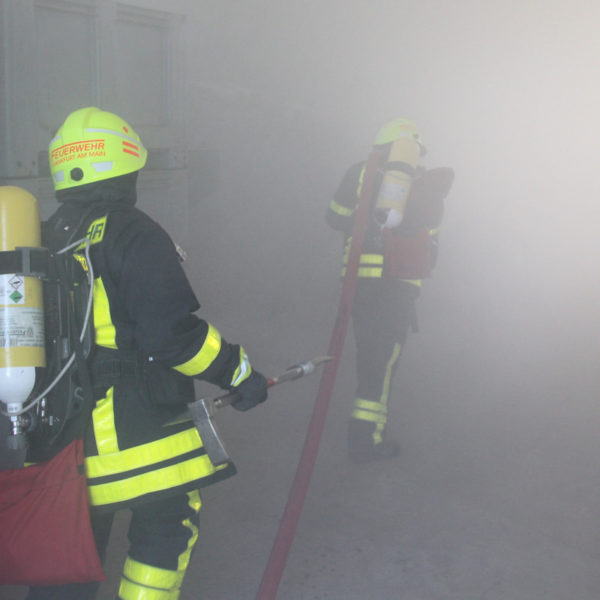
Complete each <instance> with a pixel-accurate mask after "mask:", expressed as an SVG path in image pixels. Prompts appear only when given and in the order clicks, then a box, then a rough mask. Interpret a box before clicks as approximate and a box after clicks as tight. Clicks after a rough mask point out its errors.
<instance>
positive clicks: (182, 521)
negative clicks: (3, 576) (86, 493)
mask: <svg viewBox="0 0 600 600" xmlns="http://www.w3.org/2000/svg"><path fill="white" fill-rule="evenodd" d="M200 506H201V501H200V495H199V493H198V492H197V491H193V492H190V493H187V494H180V495H177V496H172V497H170V498H166V499H162V500H158V501H154V502H148V503H145V504H140V505H137V506H134V507H133V508H132V509H131V512H132V515H131V521H130V524H129V531H128V538H129V543H130V546H129V551H128V555H127V559H126V561H125V565H124V567H123V573H122V576H121V582H120V585H119V590H118V592H117V591H116V590H115V597H116V598H118V599H119V600H138V599H140V598H143V599H144V600H176V599H177V598H178V597H179V590H180V588H181V584H182V582H183V578H184V575H185V572H186V569H187V567H188V565H189V561H190V557H191V554H192V550H193V548H194V545H195V543H196V541H197V538H198V512H199V510H200ZM113 518H114V513H104V514H98V513H94V511H93V510H92V528H93V530H94V536H95V539H96V545H97V547H98V552H99V554H100V557H101V558H102V559H103V558H104V555H105V552H106V548H107V546H108V540H109V536H110V529H111V526H112V522H113ZM99 587H100V584H99V583H96V582H93V583H71V584H66V585H57V586H40V587H32V588H30V589H29V595H28V596H27V600H93V599H94V598H95V597H96V594H97V592H98V588H99Z"/></svg>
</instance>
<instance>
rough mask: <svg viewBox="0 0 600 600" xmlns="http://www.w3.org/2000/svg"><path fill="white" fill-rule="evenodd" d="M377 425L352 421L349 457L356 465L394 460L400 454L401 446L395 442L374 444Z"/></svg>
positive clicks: (357, 420) (349, 426) (349, 431)
mask: <svg viewBox="0 0 600 600" xmlns="http://www.w3.org/2000/svg"><path fill="white" fill-rule="evenodd" d="M374 431H375V425H374V424H373V423H369V422H368V421H361V420H359V419H350V423H349V424H348V455H349V457H350V460H351V461H352V462H354V463H357V464H360V463H367V462H371V461H374V460H382V459H386V458H394V457H396V456H398V454H400V446H399V444H398V443H397V442H394V441H391V440H390V441H384V442H380V443H378V444H375V443H374V442H373V432H374Z"/></svg>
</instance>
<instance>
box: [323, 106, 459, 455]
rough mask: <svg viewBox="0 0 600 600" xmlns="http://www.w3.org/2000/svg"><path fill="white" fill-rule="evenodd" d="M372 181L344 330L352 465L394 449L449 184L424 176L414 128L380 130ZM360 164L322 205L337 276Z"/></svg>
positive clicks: (436, 174)
mask: <svg viewBox="0 0 600 600" xmlns="http://www.w3.org/2000/svg"><path fill="white" fill-rule="evenodd" d="M374 150H375V151H377V154H378V159H377V161H378V163H377V173H376V174H375V186H374V192H373V193H372V197H371V198H368V199H367V201H368V202H369V203H370V204H369V211H368V223H367V225H366V231H365V238H364V241H363V245H362V248H361V253H360V263H359V267H358V274H357V275H358V277H357V284H356V291H355V295H354V300H353V305H352V324H353V328H354V337H355V342H356V361H357V363H356V364H357V367H356V369H357V370H356V376H357V389H356V397H355V399H354V406H353V410H352V413H351V418H350V422H349V427H348V451H349V456H350V458H351V459H352V460H353V461H355V462H368V461H371V460H377V459H382V458H391V457H394V456H396V455H397V454H398V452H399V446H398V443H397V442H396V441H394V440H390V439H386V431H387V424H388V407H389V402H390V399H391V397H392V396H391V393H392V382H393V378H394V373H395V371H396V369H397V366H398V360H399V358H400V354H401V352H402V348H403V347H404V345H405V343H406V340H407V336H408V332H409V330H411V329H412V331H416V330H417V313H416V301H417V298H418V296H419V293H420V289H421V285H422V280H423V279H424V278H425V277H429V276H430V274H431V269H432V268H433V265H434V263H435V258H436V254H437V237H438V231H437V230H438V227H439V224H440V221H441V218H442V213H443V200H444V198H445V196H446V194H447V193H448V191H449V189H450V187H451V185H452V181H453V178H454V172H453V170H452V169H448V168H438V169H430V170H427V169H425V168H424V167H422V166H420V165H419V164H418V160H419V158H420V157H421V156H423V155H424V154H425V147H424V146H423V144H422V142H421V138H420V135H419V131H418V129H417V127H416V126H415V124H414V123H412V122H411V121H409V120H407V119H403V118H398V119H394V120H392V121H390V122H389V123H386V124H385V125H384V126H383V127H382V128H381V129H380V131H379V133H378V134H377V136H376V139H375V142H374ZM365 165H366V163H365V162H360V163H357V164H355V165H353V166H351V167H350V168H349V169H348V170H347V172H346V174H345V175H344V177H343V178H342V181H341V183H340V185H339V187H338V189H337V191H336V193H335V195H334V198H333V200H332V201H331V202H330V204H329V207H328V209H327V213H326V221H327V223H328V225H329V226H330V227H332V228H333V229H336V230H338V231H341V232H342V233H343V234H344V242H345V253H344V266H343V269H342V276H343V275H345V268H346V263H347V261H348V256H349V250H350V244H351V241H352V232H353V227H354V217H355V213H356V209H357V206H358V202H359V198H360V194H361V189H362V183H363V179H364V177H365Z"/></svg>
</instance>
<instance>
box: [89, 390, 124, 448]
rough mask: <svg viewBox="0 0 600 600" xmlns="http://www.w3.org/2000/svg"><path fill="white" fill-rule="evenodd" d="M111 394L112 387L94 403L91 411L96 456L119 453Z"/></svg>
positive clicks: (112, 392) (112, 391)
mask: <svg viewBox="0 0 600 600" xmlns="http://www.w3.org/2000/svg"><path fill="white" fill-rule="evenodd" d="M113 394H114V387H110V388H109V389H108V391H107V392H106V397H105V398H103V399H102V400H99V401H98V402H96V408H94V410H93V411H92V423H93V425H94V436H95V438H96V446H97V447H98V454H111V453H114V452H118V451H119V442H118V440H117V430H116V428H115V412H114V406H113Z"/></svg>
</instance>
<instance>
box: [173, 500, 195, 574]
mask: <svg viewBox="0 0 600 600" xmlns="http://www.w3.org/2000/svg"><path fill="white" fill-rule="evenodd" d="M188 498H189V501H188V506H190V508H192V510H193V511H194V512H196V513H197V512H198V511H199V510H200V506H201V502H200V492H198V490H194V491H193V492H188ZM183 526H184V527H187V528H188V529H189V530H190V532H191V534H192V535H191V536H190V539H189V540H188V544H187V549H186V550H185V552H182V553H181V554H180V555H179V558H178V559H177V570H178V572H179V574H180V576H181V580H180V582H179V586H181V582H182V581H183V576H184V575H185V572H186V570H187V568H188V566H189V564H190V557H191V556H192V550H193V549H194V546H195V545H196V542H197V541H198V527H196V525H194V524H193V523H192V521H191V520H190V519H185V520H184V521H183Z"/></svg>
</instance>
